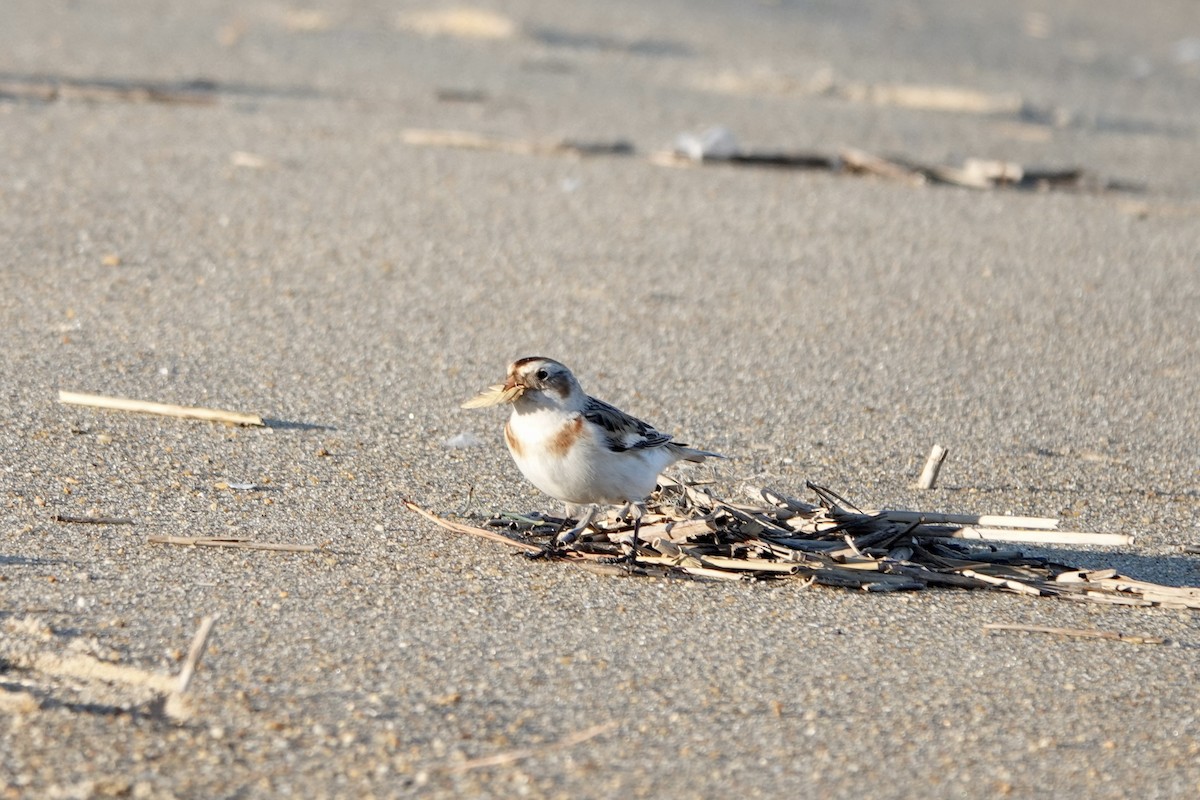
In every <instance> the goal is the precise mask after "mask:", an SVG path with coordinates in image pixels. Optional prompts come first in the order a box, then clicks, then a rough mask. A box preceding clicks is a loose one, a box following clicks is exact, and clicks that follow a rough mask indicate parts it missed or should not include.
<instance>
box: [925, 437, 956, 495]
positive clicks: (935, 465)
mask: <svg viewBox="0 0 1200 800" xmlns="http://www.w3.org/2000/svg"><path fill="white" fill-rule="evenodd" d="M949 454H950V451H949V450H948V449H946V448H945V447H942V446H941V445H940V444H935V445H934V446H933V447H932V448H931V449H930V451H929V457H928V458H926V459H925V467H924V468H923V469H922V470H921V477H920V478H918V479H917V488H918V489H932V488H933V487H934V486H935V485H937V479H938V473H939V472H940V471H941V469H942V464H943V463H945V461H946V456H948V455H949Z"/></svg>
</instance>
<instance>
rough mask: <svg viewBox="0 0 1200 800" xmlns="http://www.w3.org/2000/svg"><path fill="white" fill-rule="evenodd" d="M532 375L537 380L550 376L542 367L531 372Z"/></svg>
mask: <svg viewBox="0 0 1200 800" xmlns="http://www.w3.org/2000/svg"><path fill="white" fill-rule="evenodd" d="M533 377H535V378H537V379H538V380H539V381H544V380H546V378H549V377H550V373H549V372H546V370H544V369H539V370H538V371H537V372H535V373H533Z"/></svg>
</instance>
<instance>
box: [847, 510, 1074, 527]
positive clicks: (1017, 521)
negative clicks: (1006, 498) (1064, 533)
mask: <svg viewBox="0 0 1200 800" xmlns="http://www.w3.org/2000/svg"><path fill="white" fill-rule="evenodd" d="M866 513H867V514H875V513H878V514H880V515H882V516H883V517H884V518H886V519H887V520H889V521H890V522H904V523H910V522H919V523H921V524H922V525H971V526H981V527H984V528H1033V529H1035V530H1055V529H1057V528H1058V520H1057V519H1055V518H1054V517H1017V516H1007V515H1004V514H941V513H937V512H933V513H927V512H924V511H894V510H892V509H887V508H885V509H884V510H882V511H879V512H872V511H868V512H866Z"/></svg>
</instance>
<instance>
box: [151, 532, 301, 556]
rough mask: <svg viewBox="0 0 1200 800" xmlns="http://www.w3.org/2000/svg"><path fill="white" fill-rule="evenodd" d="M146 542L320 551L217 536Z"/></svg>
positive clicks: (156, 537) (161, 539) (153, 537)
mask: <svg viewBox="0 0 1200 800" xmlns="http://www.w3.org/2000/svg"><path fill="white" fill-rule="evenodd" d="M146 541H147V542H152V543H154V544H178V545H184V546H190V547H231V548H236V549H239V550H275V551H278V552H281V553H312V552H314V551H316V550H320V549H321V548H320V546H318V545H315V544H282V543H278V542H253V541H250V540H249V539H238V538H232V537H230V538H224V537H217V536H149V537H147V538H146Z"/></svg>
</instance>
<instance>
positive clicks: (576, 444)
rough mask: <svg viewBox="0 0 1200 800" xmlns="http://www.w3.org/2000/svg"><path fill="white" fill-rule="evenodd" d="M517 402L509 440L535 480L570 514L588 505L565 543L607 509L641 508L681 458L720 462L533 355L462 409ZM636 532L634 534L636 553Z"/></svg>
mask: <svg viewBox="0 0 1200 800" xmlns="http://www.w3.org/2000/svg"><path fill="white" fill-rule="evenodd" d="M504 403H510V404H512V414H511V416H509V418H508V422H506V423H505V425H504V441H505V443H506V444H507V445H508V451H509V452H510V453H511V454H512V457H513V461H515V462H517V467H518V468H519V469H520V470H521V473H522V474H523V475H524V476H525V477H526V478H528V479H529V481H530V483H532V484H533V485H534V486H536V487H537V488H538V489H540V490H541V491H543V492H545V493H546V494H548V495H550V496H551V497H553V498H555V499H556V500H559V501H561V502H563V503H565V504H566V506H567V516H574V512H575V511H576V509H578V508H579V507H585V506H586V507H589V508H588V511H587V514H586V516H585V517H584V518H583V519H581V521H580V523H579V524H578V525H576V526H575V527H574V528H572V529H571V530H570V531H566V532H564V533H560V534H559V536H558V538H557V543H558V544H567V543H569V542H571V541H573V540H574V539H575V537H577V536H578V535H579V534H580V533H581V532H582V531H583V530H584V529H585V528H587V527H588V526H589V525H590V524H591V523H592V520H593V519H594V518H595V515H596V513H597V511H598V507H599V506H601V505H624V506H627V507H630V508H633V509H636V513H637V517H640V511H641V510H642V509H641V504H642V503H643V502H644V501H645V499H646V498H647V497H648V496H649V495H650V493H651V492H653V491H654V486H655V483H656V482H657V480H658V475H659V473H660V472H662V471H663V470H664V469H666V468H667V467H669V466H670V465H672V464H674V463H675V462H676V461H681V460H682V461H697V462H699V461H703V460H704V459H705V458H707V457H710V456H711V457H714V458H722V457H723V456H720V455H718V454H717V453H710V452H707V451H705V450H696V449H693V448H691V447H688V446H687V445H684V444H681V443H679V442H673V441H671V437H670V436H669V435H667V434H665V433H660V432H659V431H657V430H655V429H654V427H653V426H652V425H649V424H647V423H645V422H642V421H641V420H640V419H637V418H635V417H631V416H630V415H628V414H626V413H625V412H623V411H621V410H620V409H617V408H614V407H613V406H610V405H609V404H608V403H605V402H602V401H600V400H597V399H596V398H594V397H589V396H588V395H587V393H586V392H584V391H583V388H582V387H580V385H579V381H578V380H576V378H575V376H574V375H573V374H572V373H571V370H569V369H567V368H566V367H565V366H564V365H562V364H560V363H559V362H557V361H554V360H553V359H549V358H541V357H538V356H533V357H530V358H522V359H518V360H517V361H514V362H513V363H512V364H510V365H509V367H508V378H507V379H506V380H505V381H504V383H503V384H499V385H496V386H492V387H490V388H488V389H486V390H484V391H483V392H480V393H479V395H478V396H476V397H473V398H471V399H470V400H468V401H467V402H465V403H463V404H462V407H463V408H485V407H488V406H497V405H503V404H504ZM636 546H637V532H636V523H635V531H634V548H635V555H636Z"/></svg>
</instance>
